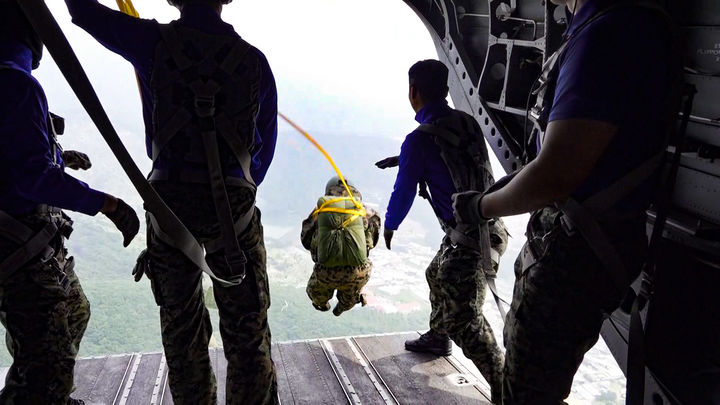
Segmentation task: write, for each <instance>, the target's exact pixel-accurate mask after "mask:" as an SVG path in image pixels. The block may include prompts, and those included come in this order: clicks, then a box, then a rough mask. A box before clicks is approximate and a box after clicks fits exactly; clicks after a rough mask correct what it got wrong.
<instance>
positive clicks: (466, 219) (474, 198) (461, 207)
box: [452, 191, 489, 225]
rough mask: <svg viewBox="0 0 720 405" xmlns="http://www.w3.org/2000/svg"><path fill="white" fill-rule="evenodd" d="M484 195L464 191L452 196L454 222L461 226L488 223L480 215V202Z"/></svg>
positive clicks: (486, 219)
mask: <svg viewBox="0 0 720 405" xmlns="http://www.w3.org/2000/svg"><path fill="white" fill-rule="evenodd" d="M484 195H485V194H484V193H480V192H477V191H465V192H463V193H457V194H453V196H452V200H453V205H452V208H453V213H454V214H455V220H456V221H457V222H458V223H462V224H477V225H480V224H484V223H485V222H487V221H489V218H485V217H483V216H482V215H481V214H480V200H481V199H482V198H483V196H484Z"/></svg>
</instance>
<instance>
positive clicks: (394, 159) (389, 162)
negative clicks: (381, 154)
mask: <svg viewBox="0 0 720 405" xmlns="http://www.w3.org/2000/svg"><path fill="white" fill-rule="evenodd" d="M399 164H400V156H391V157H389V158H385V159H383V160H381V161H379V162H375V166H377V167H379V168H380V169H387V168H389V167H397V166H398V165H399Z"/></svg>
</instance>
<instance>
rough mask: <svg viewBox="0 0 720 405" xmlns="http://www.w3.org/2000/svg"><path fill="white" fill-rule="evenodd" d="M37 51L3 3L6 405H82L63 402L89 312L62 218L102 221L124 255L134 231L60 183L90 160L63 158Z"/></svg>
mask: <svg viewBox="0 0 720 405" xmlns="http://www.w3.org/2000/svg"><path fill="white" fill-rule="evenodd" d="M42 49H43V45H42V42H40V38H39V37H38V36H37V34H36V33H35V32H34V31H33V29H32V27H31V26H30V24H29V23H28V22H27V20H26V19H25V16H24V14H23V13H22V11H20V8H19V7H18V5H17V3H16V2H15V0H2V1H0V94H2V98H1V99H0V311H2V312H0V321H1V322H2V324H3V326H4V327H5V330H6V334H7V336H6V338H7V339H6V341H7V344H8V350H9V351H10V354H11V355H12V357H13V363H12V365H11V366H10V370H9V371H8V374H7V378H6V379H5V387H4V388H3V390H2V392H0V403H3V404H58V405H65V404H70V405H73V404H82V401H80V400H76V399H73V398H69V396H70V393H71V391H72V389H73V369H74V366H75V357H76V356H77V353H78V349H79V346H80V341H81V340H82V337H83V334H84V333H85V328H86V327H87V323H88V320H89V319H90V304H89V303H88V300H87V298H86V297H85V294H84V293H83V290H82V287H81V285H80V281H79V280H78V277H77V275H76V274H75V271H74V270H73V268H74V261H73V258H72V257H71V256H70V257H69V256H68V251H67V249H66V248H65V239H67V238H68V237H69V236H70V233H71V232H72V221H71V220H70V218H69V217H68V216H67V215H65V213H64V212H63V211H62V209H66V210H71V211H76V212H80V213H83V214H86V215H96V214H97V213H98V212H102V213H103V214H105V215H106V216H108V218H110V220H111V221H112V222H113V223H114V224H115V225H116V226H117V227H118V229H119V230H120V231H121V232H122V234H123V238H124V242H123V243H124V245H125V246H127V245H128V244H129V243H130V241H131V240H132V239H133V238H134V237H135V235H136V234H137V232H138V229H139V227H140V222H139V220H138V218H137V215H136V214H135V211H133V209H132V208H130V207H129V206H128V205H127V204H126V203H124V202H123V201H122V200H118V199H116V198H115V197H112V196H110V195H107V194H104V193H102V192H99V191H96V190H93V189H91V188H89V187H88V186H87V184H85V183H83V182H81V181H79V180H77V179H75V178H73V177H71V176H70V175H68V174H66V173H65V170H64V169H65V168H66V167H68V168H71V169H83V170H86V169H89V168H90V160H89V159H88V157H87V156H86V155H84V154H82V153H80V152H76V151H70V150H67V151H63V150H62V148H60V146H59V145H58V144H57V139H56V135H59V134H61V133H62V132H63V128H62V126H63V122H62V121H61V118H59V117H57V116H54V115H52V114H50V113H49V112H48V105H47V100H46V98H45V93H44V92H43V89H42V87H40V84H39V83H38V82H37V81H36V80H35V79H34V78H33V77H32V75H31V72H32V69H35V68H37V67H38V65H39V63H40V58H41V56H42Z"/></svg>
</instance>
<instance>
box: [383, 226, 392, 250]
mask: <svg viewBox="0 0 720 405" xmlns="http://www.w3.org/2000/svg"><path fill="white" fill-rule="evenodd" d="M393 235H395V231H393V230H392V229H387V228H385V231H383V237H384V238H385V247H387V248H388V250H392V249H391V247H390V245H391V242H392V238H393Z"/></svg>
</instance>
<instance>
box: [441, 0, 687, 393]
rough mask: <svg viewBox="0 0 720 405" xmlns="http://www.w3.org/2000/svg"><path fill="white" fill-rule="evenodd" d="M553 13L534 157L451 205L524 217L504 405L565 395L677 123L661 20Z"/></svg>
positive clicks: (611, 306)
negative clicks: (555, 21) (557, 31)
mask: <svg viewBox="0 0 720 405" xmlns="http://www.w3.org/2000/svg"><path fill="white" fill-rule="evenodd" d="M553 3H556V4H561V5H564V6H567V7H568V10H567V13H568V21H572V23H571V24H569V25H570V27H569V28H568V31H567V33H566V38H567V40H566V42H565V45H563V46H562V47H561V50H560V51H559V52H558V53H557V54H556V55H555V56H554V57H552V58H549V60H550V61H557V63H552V64H548V65H546V71H545V74H544V76H545V78H546V79H549V82H548V81H546V82H548V86H547V87H545V88H546V89H547V91H544V94H542V97H540V96H538V100H540V101H541V102H540V103H538V105H537V106H536V108H534V109H533V113H534V115H535V119H536V122H537V123H538V125H539V126H540V127H541V128H542V129H543V130H545V129H546V132H545V137H544V143H543V144H542V148H541V149H540V152H539V155H538V157H537V158H536V159H535V160H534V161H532V162H531V163H530V164H528V165H527V166H525V167H524V168H523V169H522V170H521V171H520V172H519V173H517V175H516V176H515V177H514V178H511V179H508V178H506V179H503V180H501V181H500V182H499V183H498V184H500V183H505V186H504V187H502V188H500V187H498V188H499V190H498V191H494V192H489V193H488V194H486V195H484V196H483V194H481V193H475V192H470V193H462V194H459V195H457V196H456V197H455V204H454V209H455V216H456V218H457V219H458V221H459V222H466V223H478V222H482V221H484V220H486V219H487V218H497V217H501V216H506V215H515V214H520V213H524V212H531V211H534V213H533V215H532V216H531V218H530V222H529V223H528V229H527V236H528V241H527V243H526V244H525V247H524V248H523V250H522V252H521V254H520V257H518V260H517V261H516V263H515V277H516V281H515V290H514V292H513V302H512V307H511V310H510V313H509V314H508V318H507V321H506V323H505V331H504V335H505V347H506V348H507V352H506V357H505V359H506V360H505V369H504V390H503V396H504V400H505V403H506V404H562V403H564V402H563V399H564V398H566V397H567V396H568V395H569V394H570V389H571V386H572V381H573V376H574V375H575V372H576V371H577V368H578V366H580V363H581V362H582V359H583V356H584V354H585V352H586V351H588V350H589V349H590V348H591V347H592V346H593V345H594V344H595V342H597V340H598V336H599V333H600V328H601V326H602V323H603V321H604V319H605V315H606V314H609V313H612V312H613V311H614V310H615V309H616V308H618V306H619V305H620V303H621V300H622V299H623V297H624V295H625V293H626V291H627V289H628V287H629V285H630V282H631V281H632V280H633V279H634V278H636V277H637V276H638V273H639V272H640V269H641V266H642V263H643V260H644V256H645V252H646V251H647V237H646V228H645V226H646V215H645V212H646V210H647V208H648V206H649V204H650V201H651V197H652V196H653V190H654V189H655V188H656V187H655V185H654V183H657V182H656V181H653V179H654V178H655V177H656V176H653V174H654V173H656V172H657V168H658V166H659V165H658V162H659V157H660V156H662V154H663V152H664V144H665V142H666V134H667V131H666V128H665V127H666V123H667V121H668V118H669V117H673V116H674V115H675V114H673V113H671V111H673V108H672V107H671V105H672V104H673V102H672V101H671V99H672V97H671V96H670V93H671V91H670V87H671V83H672V82H673V81H674V77H673V76H674V75H673V69H672V68H671V67H670V66H671V65H672V64H673V62H672V59H673V57H671V53H672V52H671V51H670V45H669V44H671V43H672V42H673V38H672V35H671V34H670V30H669V29H668V23H667V21H666V18H665V17H663V16H662V15H661V14H660V13H659V12H657V11H656V10H650V9H649V8H647V6H645V7H641V6H639V5H637V4H636V2H623V1H617V0H553ZM637 3H640V2H637ZM573 14H574V17H573ZM558 55H559V58H557V59H555V58H556V57H557V56H558ZM678 60H679V58H678ZM553 65H554V66H553ZM678 67H679V65H678ZM679 71H680V70H679V69H677V72H679ZM538 88H540V87H538ZM552 89H555V94H554V95H553V94H552ZM542 100H544V101H545V102H546V103H544V104H543V103H542ZM548 103H549V104H548ZM548 121H549V124H548ZM546 125H547V126H546ZM545 126H546V127H545Z"/></svg>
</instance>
